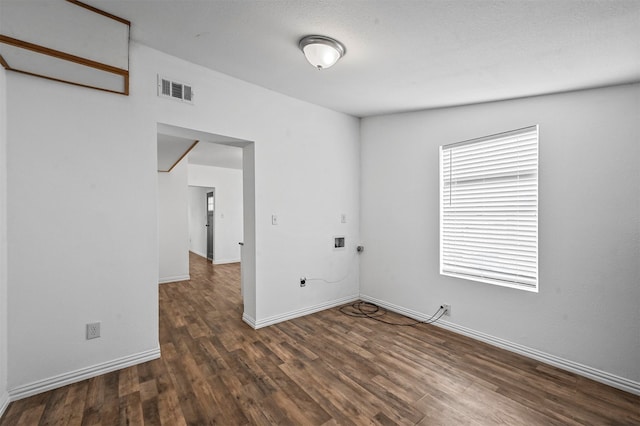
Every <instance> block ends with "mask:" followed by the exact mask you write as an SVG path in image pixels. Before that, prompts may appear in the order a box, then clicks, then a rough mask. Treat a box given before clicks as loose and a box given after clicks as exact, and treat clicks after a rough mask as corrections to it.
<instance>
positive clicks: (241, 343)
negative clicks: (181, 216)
mask: <svg viewBox="0 0 640 426" xmlns="http://www.w3.org/2000/svg"><path fill="white" fill-rule="evenodd" d="M190 262H191V280H190V281H184V282H179V283H172V284H163V285H160V344H161V348H162V358H161V359H158V360H155V361H152V362H147V363H144V364H140V365H137V366H134V367H130V368H127V369H124V370H120V371H117V372H113V373H110V374H106V375H103V376H99V377H95V378H93V379H90V380H85V381H83V382H79V383H76V384H73V385H69V386H65V387H63V388H60V389H56V390H53V391H50V392H46V393H42V394H40V395H36V396H33V397H31V398H26V399H23V400H20V401H16V402H13V403H12V404H11V405H10V406H9V408H8V409H7V411H6V413H5V414H4V416H3V418H2V420H1V421H0V425H1V426H9V425H11V426H14V425H38V424H40V425H105V426H106V425H171V426H174V425H212V424H219V425H245V424H255V425H273V424H282V425H337V424H340V425H353V424H367V425H369V424H383V425H391V424H403V425H415V424H420V425H465V424H471V425H493V424H505V425H605V424H620V425H632V424H640V397H638V396H635V395H631V394H629V393H625V392H622V391H619V390H616V389H613V388H610V387H608V386H605V385H602V384H599V383H596V382H593V381H591V380H588V379H585V378H582V377H579V376H576V375H574V374H571V373H567V372H564V371H562V370H558V369H556V368H553V367H550V366H547V365H544V364H541V363H539V362H536V361H533V360H530V359H527V358H524V357H521V356H518V355H515V354H512V353H510V352H506V351H503V350H500V349H497V348H494V347H491V346H488V345H485V344H483V343H480V342H477V341H474V340H472V339H469V338H466V337H464V336H460V335H456V334H454V333H451V332H448V331H446V330H443V329H440V328H438V327H435V326H432V325H419V326H416V327H398V326H391V325H386V324H382V323H380V322H376V321H373V320H370V319H362V318H353V317H350V316H346V315H344V314H342V313H340V311H339V310H338V309H337V308H335V309H329V310H326V311H323V312H319V313H316V314H313V315H309V316H306V317H303V318H298V319H295V320H291V321H287V322H284V323H280V324H277V325H274V326H270V327H266V328H264V329H260V330H253V329H251V328H250V327H249V326H248V325H246V324H245V323H244V322H242V321H241V316H242V305H241V300H240V292H239V274H240V268H239V265H238V264H230V265H216V266H213V265H211V264H210V263H207V262H206V261H205V259H203V258H201V257H199V256H196V255H193V254H192V255H191V256H190ZM387 318H388V319H389V320H392V321H409V320H408V319H407V318H404V317H401V316H399V315H395V314H391V313H390V314H388V316H387Z"/></svg>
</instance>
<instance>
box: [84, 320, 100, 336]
mask: <svg viewBox="0 0 640 426" xmlns="http://www.w3.org/2000/svg"><path fill="white" fill-rule="evenodd" d="M98 337H100V323H99V322H92V323H89V324H87V340H89V339H97V338H98Z"/></svg>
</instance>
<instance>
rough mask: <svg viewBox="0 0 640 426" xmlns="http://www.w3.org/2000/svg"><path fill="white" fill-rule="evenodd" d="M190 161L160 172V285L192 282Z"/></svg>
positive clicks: (184, 160) (183, 161) (181, 162)
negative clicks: (189, 208) (188, 174)
mask: <svg viewBox="0 0 640 426" xmlns="http://www.w3.org/2000/svg"><path fill="white" fill-rule="evenodd" d="M188 200H189V199H188V196H187V160H186V159H183V160H182V161H180V163H178V164H177V165H176V166H175V167H174V168H173V170H171V172H169V173H163V172H158V244H159V250H158V263H159V264H158V268H159V278H158V282H160V283H167V282H174V281H184V280H188V279H189V219H188V216H187V212H188Z"/></svg>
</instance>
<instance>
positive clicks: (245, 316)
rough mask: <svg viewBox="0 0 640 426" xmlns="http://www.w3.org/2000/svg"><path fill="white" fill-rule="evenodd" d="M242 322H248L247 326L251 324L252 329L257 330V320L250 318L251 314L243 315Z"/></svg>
mask: <svg viewBox="0 0 640 426" xmlns="http://www.w3.org/2000/svg"><path fill="white" fill-rule="evenodd" d="M242 321H244V322H246V323H247V324H249V325H250V326H251V328H253V329H255V328H256V319H255V318H253V317H251V316H249V314H247V313H246V312H244V313H243V314H242Z"/></svg>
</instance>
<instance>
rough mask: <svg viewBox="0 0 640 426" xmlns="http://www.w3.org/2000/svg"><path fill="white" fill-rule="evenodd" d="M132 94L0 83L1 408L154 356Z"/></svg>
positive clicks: (149, 180)
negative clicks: (1, 100)
mask: <svg viewBox="0 0 640 426" xmlns="http://www.w3.org/2000/svg"><path fill="white" fill-rule="evenodd" d="M132 67H133V71H132V75H133V76H135V75H136V72H135V70H136V69H137V67H138V65H137V63H136V59H135V58H132ZM139 86H140V83H139V82H138V81H136V80H135V78H134V80H133V87H132V88H133V91H132V94H131V96H129V97H127V96H122V95H114V94H109V93H104V92H99V91H95V90H89V89H84V88H79V87H74V86H70V85H66V84H62V83H55V82H51V81H47V80H44V79H39V78H35V77H30V76H25V75H20V74H16V73H7V123H8V124H9V125H8V126H7V163H8V165H7V174H8V176H7V182H8V183H7V185H8V191H7V225H8V247H9V250H8V300H9V301H10V304H9V330H8V335H9V341H8V362H9V367H8V386H9V391H10V394H11V397H12V398H15V397H21V396H25V395H27V394H29V393H30V392H35V391H40V390H43V389H45V388H46V387H47V386H49V385H51V386H56V385H60V384H63V383H65V382H66V381H73V380H79V379H81V378H82V377H83V376H82V375H83V374H85V373H86V374H97V373H99V372H101V371H104V370H105V369H113V368H117V367H118V366H121V365H122V364H123V363H124V364H126V363H136V362H141V361H143V360H144V359H148V358H149V357H157V356H158V349H159V346H158V288H157V283H158V227H157V216H158V213H157V187H158V186H157V177H156V175H157V173H156V171H155V170H156V168H157V165H156V123H155V121H154V119H153V116H152V115H151V114H152V111H151V110H150V109H149V107H148V101H147V99H146V98H145V97H144V96H142V91H141V90H140V89H138V87H139ZM94 321H100V322H101V323H102V327H101V334H102V337H100V338H99V339H95V340H86V339H85V324H86V323H89V322H94ZM84 369H86V370H84ZM37 381H43V382H39V383H35V382H37Z"/></svg>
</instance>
